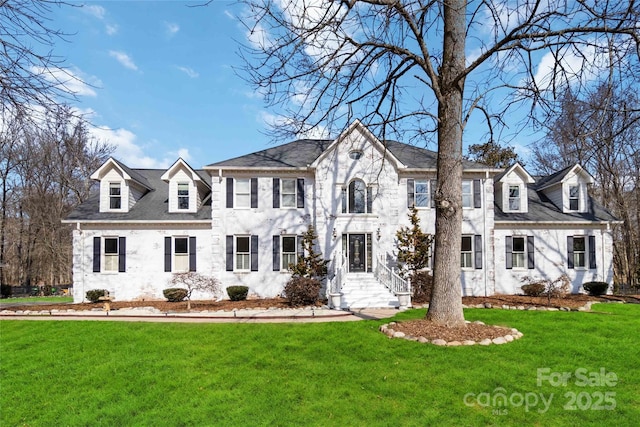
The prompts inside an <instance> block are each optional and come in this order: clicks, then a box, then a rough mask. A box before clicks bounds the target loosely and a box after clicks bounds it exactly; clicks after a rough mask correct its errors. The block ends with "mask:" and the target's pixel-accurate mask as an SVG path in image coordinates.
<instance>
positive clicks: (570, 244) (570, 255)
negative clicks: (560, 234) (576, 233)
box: [567, 236, 573, 268]
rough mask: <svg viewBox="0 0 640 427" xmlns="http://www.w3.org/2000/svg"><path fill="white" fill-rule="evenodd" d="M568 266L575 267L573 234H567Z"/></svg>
mask: <svg viewBox="0 0 640 427" xmlns="http://www.w3.org/2000/svg"><path fill="white" fill-rule="evenodd" d="M567 267H568V268H573V236H567Z"/></svg>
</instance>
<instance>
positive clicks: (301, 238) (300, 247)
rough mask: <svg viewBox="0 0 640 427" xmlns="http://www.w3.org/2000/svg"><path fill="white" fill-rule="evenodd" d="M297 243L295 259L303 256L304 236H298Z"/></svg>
mask: <svg viewBox="0 0 640 427" xmlns="http://www.w3.org/2000/svg"><path fill="white" fill-rule="evenodd" d="M297 243H298V253H297V254H296V255H297V257H296V258H298V257H301V256H304V236H303V235H299V236H298V238H297Z"/></svg>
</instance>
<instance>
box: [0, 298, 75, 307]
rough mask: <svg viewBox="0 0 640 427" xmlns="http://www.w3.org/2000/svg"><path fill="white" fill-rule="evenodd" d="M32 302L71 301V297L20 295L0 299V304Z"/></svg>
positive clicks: (57, 302)
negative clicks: (20, 296) (18, 296)
mask: <svg viewBox="0 0 640 427" xmlns="http://www.w3.org/2000/svg"><path fill="white" fill-rule="evenodd" d="M19 302H20V303H22V302H27V303H32V302H48V303H50V304H61V303H65V302H73V297H22V298H5V299H0V306H2V305H11V304H15V303H19Z"/></svg>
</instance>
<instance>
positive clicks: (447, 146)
mask: <svg viewBox="0 0 640 427" xmlns="http://www.w3.org/2000/svg"><path fill="white" fill-rule="evenodd" d="M465 10H466V1H465V0H452V1H449V2H445V3H444V33H445V36H444V44H443V58H442V66H441V72H440V81H439V83H440V90H441V94H440V97H439V99H438V119H439V121H440V122H439V126H438V178H437V179H438V186H437V190H436V234H435V251H434V272H433V279H434V287H433V294H432V297H431V303H430V304H429V311H428V312H427V319H428V320H431V321H433V322H436V323H439V324H442V325H446V326H449V327H455V326H462V325H464V314H463V312H462V292H461V284H460V250H461V232H462V129H463V124H462V95H463V91H464V79H463V78H462V77H461V76H462V72H463V70H464V69H465V54H464V50H465V25H466V17H465Z"/></svg>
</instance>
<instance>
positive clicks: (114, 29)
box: [105, 24, 119, 36]
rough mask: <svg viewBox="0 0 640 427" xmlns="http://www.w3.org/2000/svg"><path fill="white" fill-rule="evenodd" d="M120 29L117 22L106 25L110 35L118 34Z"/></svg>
mask: <svg viewBox="0 0 640 427" xmlns="http://www.w3.org/2000/svg"><path fill="white" fill-rule="evenodd" d="M118 29H119V27H118V25H117V24H106V25H105V31H106V32H107V34H108V35H110V36H112V35H114V34H116V33H117V32H118Z"/></svg>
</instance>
